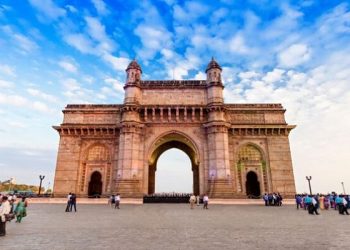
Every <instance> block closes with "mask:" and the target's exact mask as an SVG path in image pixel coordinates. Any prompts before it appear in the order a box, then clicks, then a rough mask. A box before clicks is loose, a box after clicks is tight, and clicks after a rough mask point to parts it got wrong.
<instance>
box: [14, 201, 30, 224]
mask: <svg viewBox="0 0 350 250" xmlns="http://www.w3.org/2000/svg"><path fill="white" fill-rule="evenodd" d="M27 206H28V203H27V201H26V197H23V198H22V200H21V201H19V202H18V203H17V206H16V209H15V213H16V222H18V223H21V221H22V218H23V217H26V216H27Z"/></svg>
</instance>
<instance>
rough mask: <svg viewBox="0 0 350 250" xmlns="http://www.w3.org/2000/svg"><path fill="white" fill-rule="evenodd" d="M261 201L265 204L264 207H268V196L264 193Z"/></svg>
mask: <svg viewBox="0 0 350 250" xmlns="http://www.w3.org/2000/svg"><path fill="white" fill-rule="evenodd" d="M263 200H264V202H265V206H268V205H269V196H268V195H267V193H265V194H264V195H263Z"/></svg>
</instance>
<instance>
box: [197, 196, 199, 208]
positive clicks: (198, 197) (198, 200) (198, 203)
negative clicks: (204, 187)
mask: <svg viewBox="0 0 350 250" xmlns="http://www.w3.org/2000/svg"><path fill="white" fill-rule="evenodd" d="M196 202H197V206H199V195H197V196H196Z"/></svg>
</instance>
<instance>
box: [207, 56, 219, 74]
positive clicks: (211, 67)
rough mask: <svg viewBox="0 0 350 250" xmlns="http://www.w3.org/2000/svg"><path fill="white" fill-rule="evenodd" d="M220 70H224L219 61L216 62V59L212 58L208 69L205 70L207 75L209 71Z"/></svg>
mask: <svg viewBox="0 0 350 250" xmlns="http://www.w3.org/2000/svg"><path fill="white" fill-rule="evenodd" d="M214 68H217V69H220V71H221V70H222V69H221V67H220V65H219V64H218V63H217V61H215V59H214V57H212V58H211V61H210V62H209V63H208V66H207V69H206V70H205V73H207V71H208V70H210V69H214Z"/></svg>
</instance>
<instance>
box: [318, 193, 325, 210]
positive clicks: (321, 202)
mask: <svg viewBox="0 0 350 250" xmlns="http://www.w3.org/2000/svg"><path fill="white" fill-rule="evenodd" d="M318 201H319V203H320V209H321V210H324V196H323V195H320V198H319V199H318Z"/></svg>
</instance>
